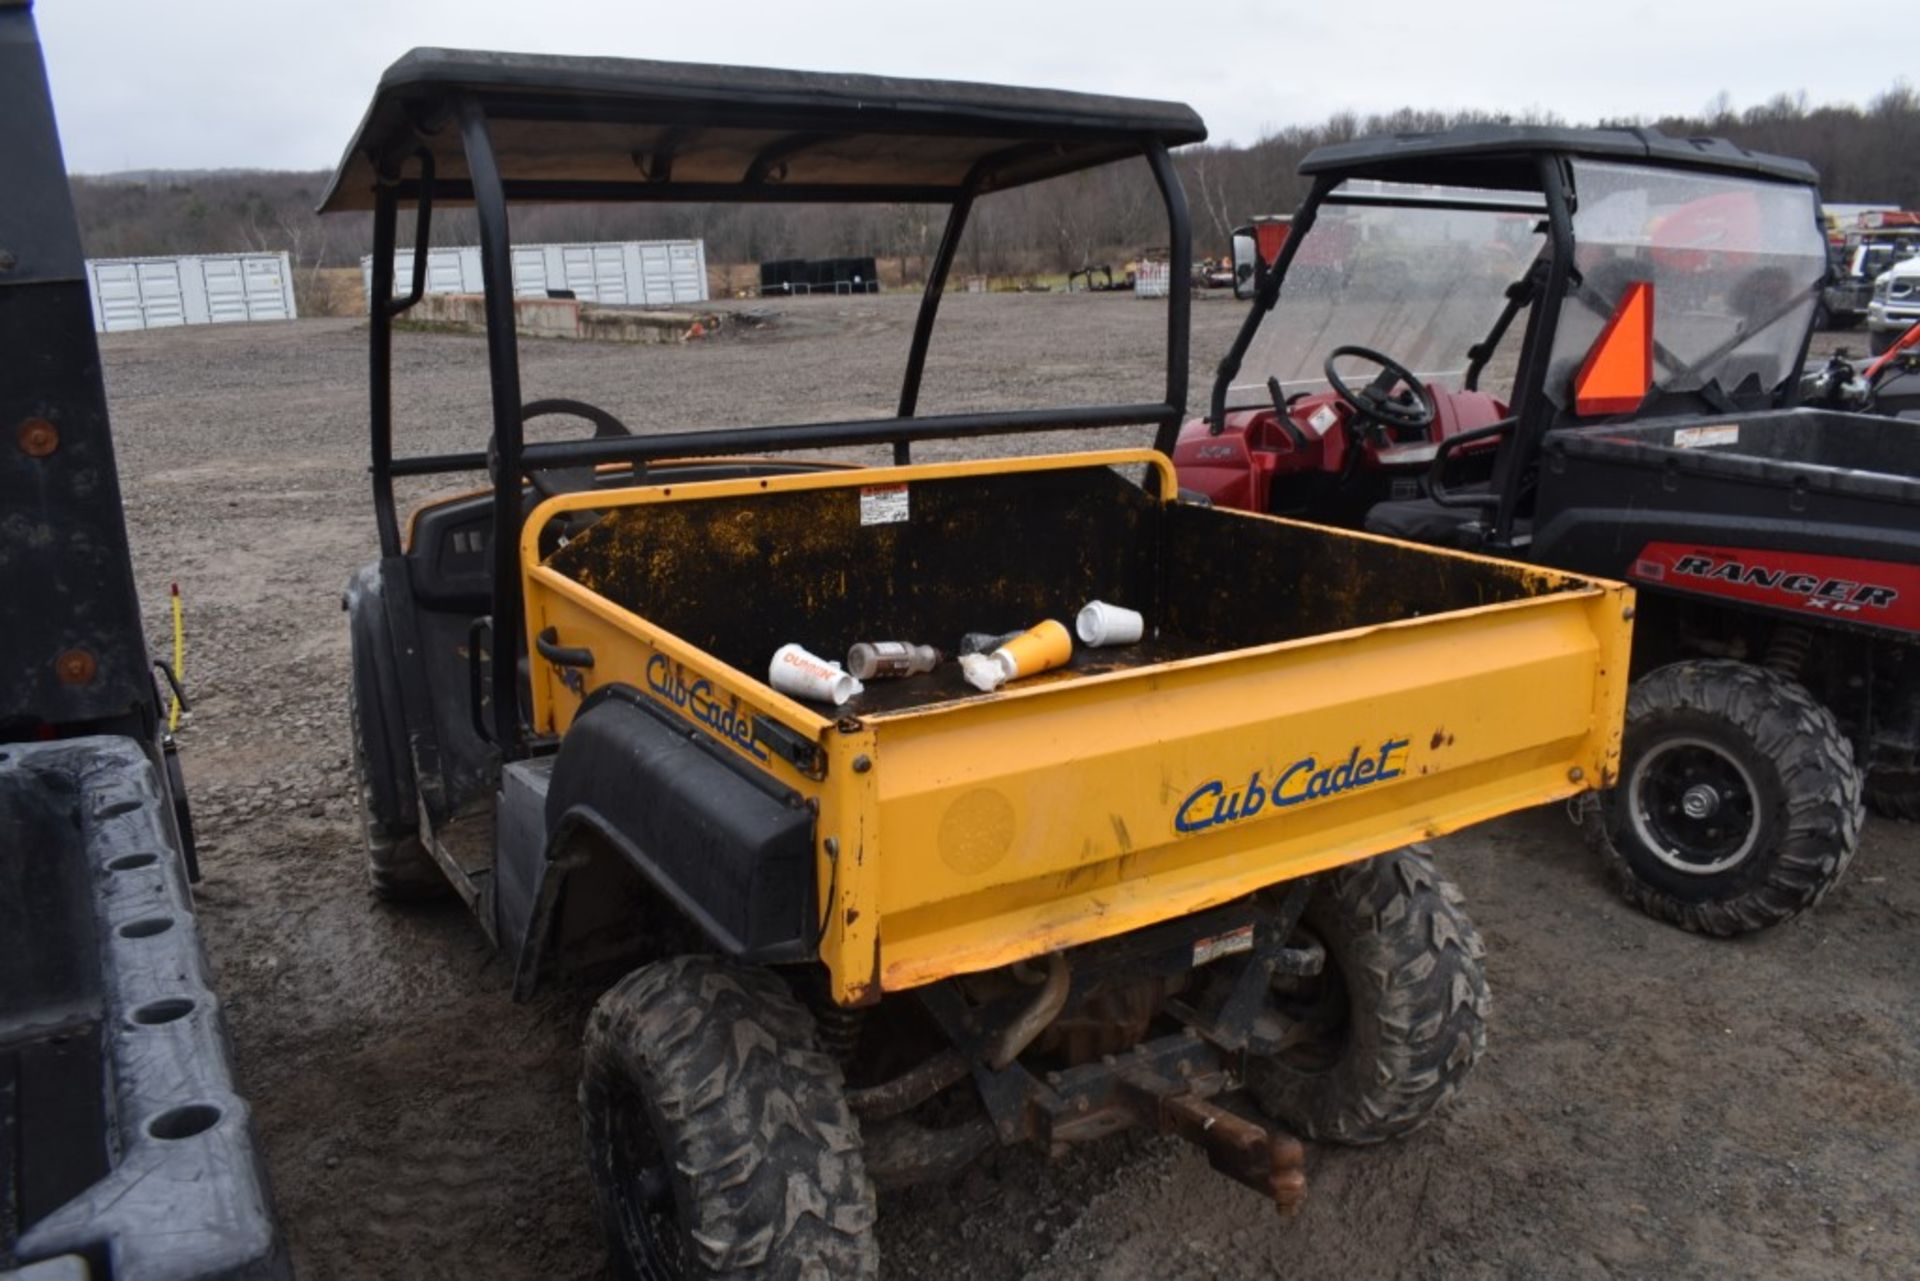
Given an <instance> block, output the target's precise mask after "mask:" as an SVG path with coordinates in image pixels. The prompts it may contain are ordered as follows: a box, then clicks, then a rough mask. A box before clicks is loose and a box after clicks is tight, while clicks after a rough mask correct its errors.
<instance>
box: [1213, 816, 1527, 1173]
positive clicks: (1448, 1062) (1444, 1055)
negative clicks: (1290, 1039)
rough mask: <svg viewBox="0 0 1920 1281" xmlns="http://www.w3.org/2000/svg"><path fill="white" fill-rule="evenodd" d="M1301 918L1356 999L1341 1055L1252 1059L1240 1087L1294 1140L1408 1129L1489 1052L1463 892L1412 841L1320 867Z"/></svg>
mask: <svg viewBox="0 0 1920 1281" xmlns="http://www.w3.org/2000/svg"><path fill="white" fill-rule="evenodd" d="M1304 922H1305V924H1306V925H1307V927H1308V928H1309V929H1311V930H1312V931H1313V932H1314V933H1315V934H1316V936H1318V937H1319V938H1320V939H1321V941H1322V942H1323V944H1324V945H1325V946H1326V947H1327V949H1328V953H1329V956H1330V957H1333V956H1337V957H1338V960H1339V963H1340V965H1341V967H1342V970H1343V972H1344V973H1345V974H1346V975H1347V979H1348V988H1349V992H1350V993H1352V992H1354V989H1355V988H1356V986H1358V985H1364V986H1365V988H1366V989H1367V994H1368V995H1367V1001H1366V1003H1367V1004H1371V1005H1372V1006H1373V1007H1374V1008H1373V1009H1372V1011H1371V1014H1368V1013H1367V1012H1366V1010H1365V1009H1364V1008H1363V1006H1362V1003H1361V1002H1360V1001H1359V999H1358V996H1357V994H1356V995H1355V996H1354V997H1353V998H1351V999H1353V1001H1354V1006H1355V1009H1354V1021H1355V1029H1354V1033H1353V1035H1352V1039H1351V1043H1350V1048H1349V1050H1348V1052H1347V1054H1346V1057H1345V1059H1344V1060H1343V1061H1342V1062H1341V1063H1340V1064H1338V1065H1337V1066H1336V1067H1334V1068H1332V1069H1330V1070H1329V1071H1327V1072H1324V1073H1303V1072H1300V1071H1297V1070H1295V1069H1293V1068H1291V1067H1289V1066H1287V1065H1285V1064H1282V1063H1279V1062H1275V1061H1269V1060H1256V1061H1254V1062H1253V1063H1250V1064H1249V1069H1248V1088H1249V1091H1250V1093H1251V1094H1252V1095H1253V1097H1254V1099H1255V1101H1256V1102H1257V1103H1258V1104H1259V1105H1260V1107H1261V1109H1262V1110H1263V1111H1265V1112H1266V1113H1267V1114H1268V1115H1270V1116H1272V1117H1274V1118H1275V1119H1277V1120H1280V1121H1281V1122H1283V1123H1285V1124H1287V1125H1288V1126H1290V1127H1292V1128H1293V1129H1295V1130H1296V1131H1297V1132H1298V1133H1300V1134H1301V1135H1302V1136H1303V1137H1305V1138H1309V1139H1317V1140H1321V1141H1325V1142H1331V1143H1341V1144H1351V1145H1365V1144H1373V1143H1381V1142H1385V1141H1386V1140H1389V1139H1395V1138H1399V1137H1401V1136H1402V1135H1406V1134H1410V1133H1412V1132H1413V1131H1415V1130H1417V1129H1419V1128H1420V1127H1421V1126H1423V1125H1425V1124H1426V1123H1427V1122H1428V1121H1430V1120H1431V1119H1432V1118H1433V1117H1434V1116H1435V1115H1436V1114H1437V1113H1439V1112H1440V1111H1441V1109H1443V1108H1444V1107H1446V1106H1447V1105H1448V1104H1449V1103H1450V1102H1452V1100H1453V1099H1454V1097H1455V1096H1456V1095H1457V1094H1458V1093H1459V1092H1460V1090H1461V1088H1462V1087H1463V1086H1464V1085H1465V1083H1466V1081H1467V1078H1468V1077H1469V1076H1470V1075H1471V1074H1472V1071H1473V1068H1474V1065H1475V1064H1476V1063H1477V1062H1478V1061H1479V1059H1480V1056H1481V1054H1482V1053H1484V1052H1485V1050H1486V1045H1487V1020H1488V1018H1489V1016H1490V1013H1491V1010H1492V999H1491V996H1490V995H1489V993H1488V990H1487V980H1486V973H1485V971H1484V969H1483V966H1482V961H1483V960H1484V958H1485V957H1486V945H1485V944H1484V943H1482V942H1481V940H1480V934H1479V932H1478V931H1477V930H1475V929H1474V926H1473V922H1472V921H1471V920H1469V919H1468V917H1467V914H1466V912H1465V909H1464V908H1463V906H1462V899H1461V895H1460V891H1459V890H1458V889H1457V888H1456V887H1455V886H1454V885H1453V883H1452V882H1451V881H1449V880H1448V879H1447V878H1446V877H1445V876H1443V875H1442V874H1441V873H1440V872H1438V871H1437V870H1436V869H1435V868H1434V866H1433V863H1432V861H1431V859H1430V858H1429V857H1428V855H1427V854H1426V852H1425V851H1424V850H1423V849H1421V848H1420V847H1417V846H1410V847H1408V848H1405V849H1400V850H1394V851H1392V852H1390V853H1387V854H1381V855H1378V856H1377V857H1374V858H1371V859H1366V860H1363V861H1361V862H1358V863H1350V864H1347V865H1346V866H1344V867H1340V868H1337V869H1335V870H1333V871H1331V872H1328V873H1325V874H1324V876H1323V879H1322V882H1321V884H1320V886H1319V889H1318V891H1317V893H1316V895H1315V897H1314V900H1313V902H1312V903H1311V904H1309V905H1308V908H1307V912H1306V916H1305V917H1304Z"/></svg>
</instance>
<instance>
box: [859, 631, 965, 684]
mask: <svg viewBox="0 0 1920 1281" xmlns="http://www.w3.org/2000/svg"><path fill="white" fill-rule="evenodd" d="M941 657H942V655H941V653H940V651H939V650H937V649H935V648H934V647H933V646H931V645H913V644H909V643H908V642H906V641H872V642H867V641H861V642H860V643H859V644H858V645H855V646H854V647H853V648H852V649H850V650H848V651H847V670H848V671H850V672H852V673H853V675H854V678H855V679H856V680H863V681H871V680H890V679H892V678H894V677H899V676H918V675H919V674H920V673H922V672H930V671H932V670H933V669H934V668H936V667H938V666H939V665H940V659H941Z"/></svg>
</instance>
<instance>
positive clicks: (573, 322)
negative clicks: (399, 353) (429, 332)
mask: <svg viewBox="0 0 1920 1281" xmlns="http://www.w3.org/2000/svg"><path fill="white" fill-rule="evenodd" d="M513 321H514V327H515V329H516V330H517V332H518V333H519V334H520V336H521V337H523V338H583V339H587V340H590V341H594V342H630V343H631V342H655V343H660V342H679V341H681V340H682V339H684V338H686V337H687V336H688V334H689V333H690V332H691V331H692V329H693V327H694V326H695V325H696V324H697V325H699V326H700V328H701V329H702V331H703V332H706V333H711V332H713V331H714V329H716V328H717V327H718V326H719V324H720V317H719V316H717V315H714V314H711V313H704V312H690V311H653V310H641V309H638V308H632V307H599V306H595V305H594V304H592V303H583V302H580V301H579V300H577V299H573V298H516V299H514V300H513ZM397 323H398V324H400V325H401V326H402V327H404V326H405V325H407V324H409V323H411V324H414V325H421V326H430V327H434V328H451V329H459V330H464V331H466V332H469V333H476V334H480V333H485V332H486V331H487V312H486V299H485V298H484V297H483V296H482V295H480V294H426V295H424V296H423V297H422V298H421V299H420V301H419V302H417V303H415V304H414V305H413V306H412V307H411V308H410V309H408V310H407V311H406V312H405V313H404V314H403V315H402V316H401V317H400V318H399V320H398V321H397Z"/></svg>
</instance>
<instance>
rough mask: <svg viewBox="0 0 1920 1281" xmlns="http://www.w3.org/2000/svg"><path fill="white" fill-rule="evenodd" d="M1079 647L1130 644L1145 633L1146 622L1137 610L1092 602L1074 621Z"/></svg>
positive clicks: (1101, 602)
mask: <svg viewBox="0 0 1920 1281" xmlns="http://www.w3.org/2000/svg"><path fill="white" fill-rule="evenodd" d="M1073 630H1074V631H1075V632H1077V633H1078V634H1079V636H1080V643H1081V644H1082V645H1131V644H1133V643H1134V642H1135V641H1137V640H1139V639H1140V638H1141V637H1142V636H1143V635H1145V634H1146V630H1147V620H1146V619H1144V618H1142V617H1141V616H1140V611H1139V610H1137V609H1127V608H1125V607H1123V606H1120V605H1109V604H1107V602H1105V601H1103V600H1097V601H1093V602H1091V603H1090V604H1088V605H1087V607H1086V608H1085V609H1083V610H1081V611H1080V613H1079V616H1078V617H1076V618H1075V619H1074V620H1073Z"/></svg>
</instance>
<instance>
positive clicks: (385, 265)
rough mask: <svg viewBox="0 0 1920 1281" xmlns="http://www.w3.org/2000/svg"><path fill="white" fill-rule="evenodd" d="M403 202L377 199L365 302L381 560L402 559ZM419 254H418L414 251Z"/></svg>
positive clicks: (388, 191) (386, 194) (382, 190)
mask: <svg viewBox="0 0 1920 1281" xmlns="http://www.w3.org/2000/svg"><path fill="white" fill-rule="evenodd" d="M399 203H400V202H399V200H398V198H397V197H396V196H395V195H394V190H393V187H392V185H391V184H388V183H382V184H380V187H379V189H378V190H376V191H375V192H374V196H373V283H372V286H371V290H370V294H371V296H370V297H369V298H368V301H367V330H368V334H369V340H368V342H367V398H368V400H367V421H368V423H369V425H370V427H371V431H370V432H369V436H370V437H371V441H372V451H373V458H372V460H371V466H370V469H369V470H371V472H372V473H373V522H374V525H375V526H376V527H377V528H378V529H379V531H380V555H381V556H383V557H387V556H398V555H399V554H400V522H399V518H398V517H397V516H396V515H395V513H394V508H393V309H392V308H391V307H389V306H387V300H388V299H390V298H392V297H393V242H394V224H395V223H396V222H397V221H398V217H399V208H398V206H399ZM416 252H417V251H416Z"/></svg>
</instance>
